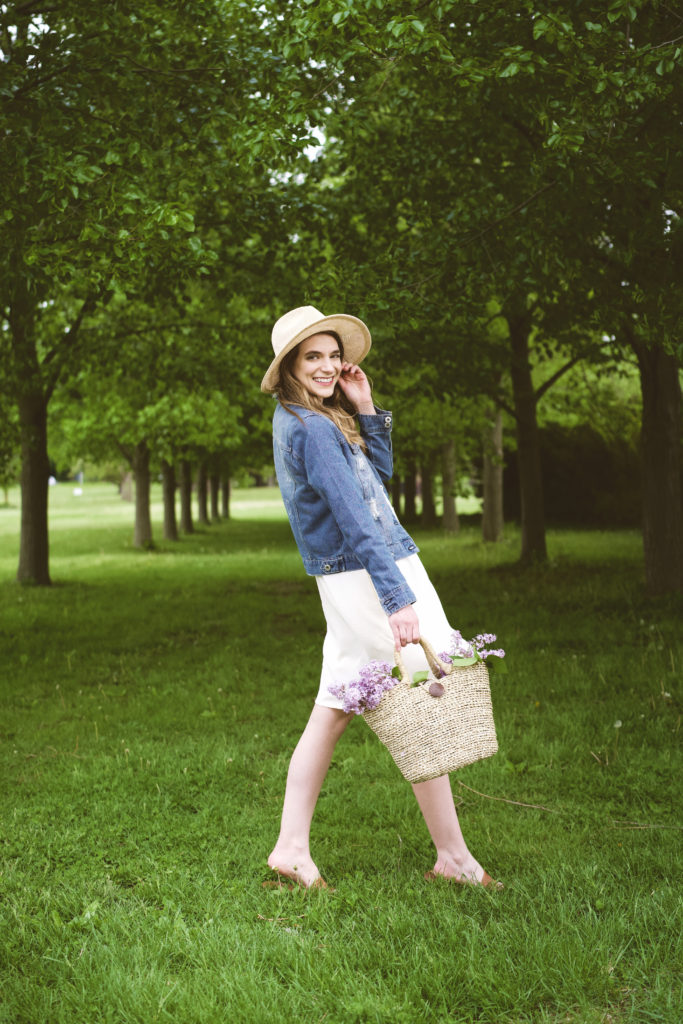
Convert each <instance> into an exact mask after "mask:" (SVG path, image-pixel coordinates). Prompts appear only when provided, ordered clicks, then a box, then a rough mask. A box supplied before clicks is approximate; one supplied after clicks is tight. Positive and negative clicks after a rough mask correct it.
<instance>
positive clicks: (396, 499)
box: [391, 474, 401, 519]
mask: <svg viewBox="0 0 683 1024" xmlns="http://www.w3.org/2000/svg"><path fill="white" fill-rule="evenodd" d="M391 504H392V505H393V506H394V512H395V513H396V515H397V517H398V518H399V519H400V518H401V478H400V476H399V475H398V474H395V475H394V476H393V477H392V478H391Z"/></svg>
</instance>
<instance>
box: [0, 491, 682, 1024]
mask: <svg viewBox="0 0 683 1024" xmlns="http://www.w3.org/2000/svg"><path fill="white" fill-rule="evenodd" d="M84 491H85V493H84V494H83V495H81V496H75V495H74V494H73V486H72V485H66V484H62V485H59V487H57V488H52V490H51V494H50V499H51V551H52V558H51V567H52V575H53V579H54V583H55V585H54V586H53V587H52V588H49V589H38V588H20V587H18V586H17V584H16V583H15V582H14V580H13V577H14V573H15V571H16V552H17V530H18V509H17V507H16V505H17V496H16V493H13V494H12V496H11V507H10V508H6V509H0V616H1V617H0V631H1V632H0V635H1V644H2V647H1V651H0V654H1V656H2V658H1V662H0V663H1V664H2V684H1V685H2V707H3V714H2V719H1V721H0V735H1V737H2V747H1V757H2V765H1V771H2V775H1V777H2V780H3V784H2V796H1V800H2V802H1V804H0V822H1V828H2V835H1V837H0V886H1V900H0V914H1V915H2V929H3V932H2V942H1V944H0V949H1V951H2V952H1V953H0V957H2V961H3V962H2V970H0V1022H2V1024H9V1022H11V1024H42V1022H50V1024H53V1022H54V1024H76V1022H78V1024H98V1022H112V1024H115V1022H116V1024H118V1022H126V1024H128V1022H140V1024H148V1022H152V1021H168V1022H181V1024H195V1022H196V1024H213V1022H221V1024H222V1022H231V1021H238V1022H242V1021H244V1022H248V1024H251V1022H261V1021H263V1022H264V1024H266V1022H268V1024H270V1022H283V1024H284V1022H288V1024H289V1022H292V1021H298V1020H301V1021H304V1022H317V1021H321V1022H322V1021H325V1022H328V1024H355V1022H382V1024H385V1022H386V1024H401V1022H405V1024H413V1022H423V1021H425V1022H435V1024H436V1022H438V1024H446V1022H463V1024H465V1022H468V1024H469V1022H478V1024H497V1022H505V1024H521V1022H532V1021H533V1022H553V1024H560V1022H568V1024H569V1022H584V1021H585V1022H591V1024H592V1022H595V1024H597V1022H602V1024H608V1022H609V1024H625V1022H638V1024H640V1022H666V1024H674V1022H677V1021H679V1020H681V1019H683V1007H682V1006H681V998H680V987H679V985H680V975H679V973H678V972H679V969H680V946H679V945H678V944H679V943H680V933H681V920H680V910H681V901H680V872H679V868H678V865H679V862H680V853H679V851H680V841H681V820H680V816H679V814H678V812H679V808H680V783H679V778H680V756H679V748H680V731H679V730H680V714H681V694H680V674H681V664H682V663H683V631H682V630H681V611H682V610H683V608H682V605H681V602H680V601H679V600H676V599H669V600H660V601H648V600H646V599H645V598H644V596H643V594H642V549H641V542H640V538H639V536H638V535H637V534H636V533H632V532H614V533H606V532H594V531H583V532H571V531H561V532H559V531H558V532H551V533H550V535H549V550H550V563H549V565H548V566H544V567H539V568H536V569H533V570H528V571H521V570H520V569H519V568H518V567H517V565H516V564H515V563H516V558H517V555H518V548H519V538H518V535H517V532H516V530H515V529H514V528H510V529H508V531H507V534H506V539H505V541H503V542H502V543H501V544H500V545H495V546H493V545H483V544H482V543H481V542H480V540H479V535H478V533H477V531H476V530H475V529H474V528H473V527H465V528H464V529H463V531H462V532H461V534H460V535H459V536H458V537H456V538H447V537H444V536H443V535H442V534H440V533H438V532H434V533H430V534H424V533H421V532H420V531H417V532H416V533H415V537H416V540H417V541H418V543H419V544H420V547H421V550H422V556H423V559H424V561H425V563H426V565H427V567H428V569H429V571H430V573H431V575H432V578H433V579H434V580H435V582H436V584H437V586H438V589H439V591H440V593H441V595H442V598H443V601H444V605H445V606H446V608H447V611H448V613H449V616H450V618H451V621H452V622H453V624H454V625H455V626H457V627H459V628H460V629H462V631H463V633H465V634H466V635H467V634H470V635H471V634H472V633H474V632H479V631H483V630H486V631H493V632H496V633H497V634H498V636H499V638H500V641H501V643H502V645H503V646H504V647H505V648H506V650H507V651H508V658H509V674H508V675H507V676H500V677H496V678H495V680H494V684H493V699H494V708H495V712H496V720H497V724H498V731H499V742H500V752H499V754H498V755H497V756H496V757H495V758H493V759H491V760H490V761H487V762H482V763H480V764H478V765H473V766H471V767H469V768H467V769H465V770H464V771H462V772H460V773H458V774H457V775H454V776H453V788H454V792H455V795H456V798H457V800H458V801H459V802H460V806H459V812H460V814H461V819H462V822H463V828H464V830H465V834H466V836H467V838H468V841H469V842H470V845H471V847H472V849H473V852H474V853H475V854H476V855H477V856H478V857H479V859H480V860H481V861H482V863H483V864H484V866H485V867H486V868H487V869H488V870H489V871H490V872H491V874H493V875H494V876H496V877H498V878H501V879H502V880H503V881H504V882H505V884H506V888H505V890H504V892H502V893H500V894H490V893H488V892H485V891H482V890H478V891H477V890H464V889H462V888H460V887H448V886H447V885H429V884H428V883H426V882H424V881H423V878H422V875H423V872H424V871H425V870H426V869H427V868H429V867H431V865H432V851H431V849H430V842H429V838H428V836H427V834H426V831H425V829H424V826H423V824H422V822H421V819H420V816H419V813H418V811H417V809H416V806H415V804H414V801H413V797H412V794H411V792H410V789H409V787H408V786H407V784H405V783H403V781H402V780H401V778H400V776H399V774H398V772H397V770H396V769H395V767H394V765H393V763H392V761H391V759H390V757H389V756H388V754H387V753H386V751H385V750H384V749H383V748H382V747H381V746H380V745H379V744H378V742H377V741H376V739H375V737H374V736H373V735H372V734H371V733H370V730H369V729H367V727H366V726H365V724H364V723H363V722H361V721H358V722H355V723H353V726H352V728H350V729H349V730H348V731H347V733H346V734H345V735H344V737H343V738H342V740H341V742H340V744H339V746H338V748H337V753H336V756H335V759H334V762H333V765H332V768H331V770H330V773H329V776H328V779H327V781H326V784H325V787H324V790H323V795H322V797H321V801H320V804H319V807H318V813H317V816H316V820H315V823H314V855H315V857H316V859H317V861H318V863H319V865H320V867H321V869H322V870H323V873H324V874H325V876H326V877H327V878H328V880H329V881H330V882H331V883H332V884H333V885H334V886H335V887H336V893H335V894H333V895H331V894H326V893H320V892H315V893H304V892H295V893H288V892H273V891H267V890H264V889H262V887H261V885H260V882H261V880H262V879H263V878H264V877H265V873H264V867H265V858H266V856H267V854H268V852H269V849H270V846H271V845H272V842H273V840H274V837H275V835H276V832H277V827H278V821H279V813H280V807H281V800H282V793H283V789H284V781H285V774H286V769H287V762H288V758H289V754H290V752H291V749H292V747H293V745H294V744H295V742H296V740H297V738H298V735H299V733H300V731H301V728H302V727H303V725H304V723H305V721H306V718H307V716H308V713H309V710H310V706H311V701H312V698H313V695H314V693H315V691H316V690H317V685H318V673H319V665H320V647H321V640H322V631H323V618H322V613H321V611H320V607H319V601H318V596H317V589H316V587H315V584H314V582H313V581H312V580H310V579H308V578H307V577H306V576H305V575H304V574H303V570H302V568H301V565H300V560H299V557H298V555H297V552H296V548H295V546H294V543H293V541H292V539H291V535H290V533H289V527H288V525H287V523H286V522H284V521H283V519H282V511H281V505H280V504H279V499H278V497H277V493H276V492H274V491H270V490H263V491H261V490H249V491H241V492H236V494H235V496H234V502H233V512H234V518H233V519H232V520H231V521H230V522H227V523H220V524H216V525H213V526H211V527H209V528H205V529H204V530H202V531H199V532H197V533H196V534H195V535H193V536H192V537H187V538H183V539H182V540H181V541H180V542H179V543H178V544H176V545H172V544H170V543H165V542H163V541H161V540H159V541H158V543H159V547H158V550H156V551H153V552H144V553H142V552H137V551H134V550H133V549H132V547H131V534H132V528H131V519H132V509H131V506H130V505H126V504H124V503H121V502H119V500H118V498H117V496H116V493H115V489H114V488H113V487H110V486H108V485H86V486H85V489H84ZM155 497H158V495H157V494H155ZM154 515H155V519H156V524H155V531H156V533H157V534H158V536H159V537H160V526H159V525H158V523H159V519H160V508H159V505H158V502H155V505H154ZM528 805H535V806H528Z"/></svg>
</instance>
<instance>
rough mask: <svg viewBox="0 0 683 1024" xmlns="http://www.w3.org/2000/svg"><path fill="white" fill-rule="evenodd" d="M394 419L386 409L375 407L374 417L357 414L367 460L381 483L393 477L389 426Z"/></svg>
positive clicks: (392, 456)
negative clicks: (366, 448) (366, 449)
mask: <svg viewBox="0 0 683 1024" xmlns="http://www.w3.org/2000/svg"><path fill="white" fill-rule="evenodd" d="M393 422H394V417H393V415H392V414H391V413H390V412H387V410H386V409H379V408H378V407H377V406H375V415H374V416H368V415H365V414H359V416H358V427H359V429H360V432H361V434H362V435H363V440H364V441H365V443H366V445H367V446H368V452H367V454H368V459H369V460H370V462H371V463H372V464H373V466H374V467H375V469H376V470H377V472H378V474H379V477H380V479H381V480H382V482H383V483H388V482H389V480H391V478H392V476H393V475H394V455H393V451H392V447H391V426H392V423H393Z"/></svg>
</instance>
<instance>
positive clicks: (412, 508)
mask: <svg viewBox="0 0 683 1024" xmlns="http://www.w3.org/2000/svg"><path fill="white" fill-rule="evenodd" d="M416 477H417V468H416V466H415V462H414V461H413V459H410V460H409V462H408V468H407V470H406V475H405V494H404V496H403V520H404V522H406V523H416V522H417V503H416V501H415V497H416V492H417V487H416Z"/></svg>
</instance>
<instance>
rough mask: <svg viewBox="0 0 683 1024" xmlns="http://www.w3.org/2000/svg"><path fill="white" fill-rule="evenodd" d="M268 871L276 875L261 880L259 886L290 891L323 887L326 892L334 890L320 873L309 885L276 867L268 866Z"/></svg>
mask: <svg viewBox="0 0 683 1024" xmlns="http://www.w3.org/2000/svg"><path fill="white" fill-rule="evenodd" d="M270 871H271V872H272V873H273V874H274V875H275V876H276V877H275V878H269V879H267V880H266V881H265V882H261V887H262V888H263V889H288V890H289V891H290V892H292V890H294V889H325V890H326V891H327V892H335V890H334V889H332V888H331V887H330V886H329V885H328V884H327V882H326V881H325V879H324V878H323V877H322V875H318V877H317V878H316V879H315V880H314V881H313V882H311V884H310V885H304V883H303V882H302V881H300V880H299V879H298V878H293V877H292V876H291V875H286V874H284V872H282V871H278V870H277V868H270Z"/></svg>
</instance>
